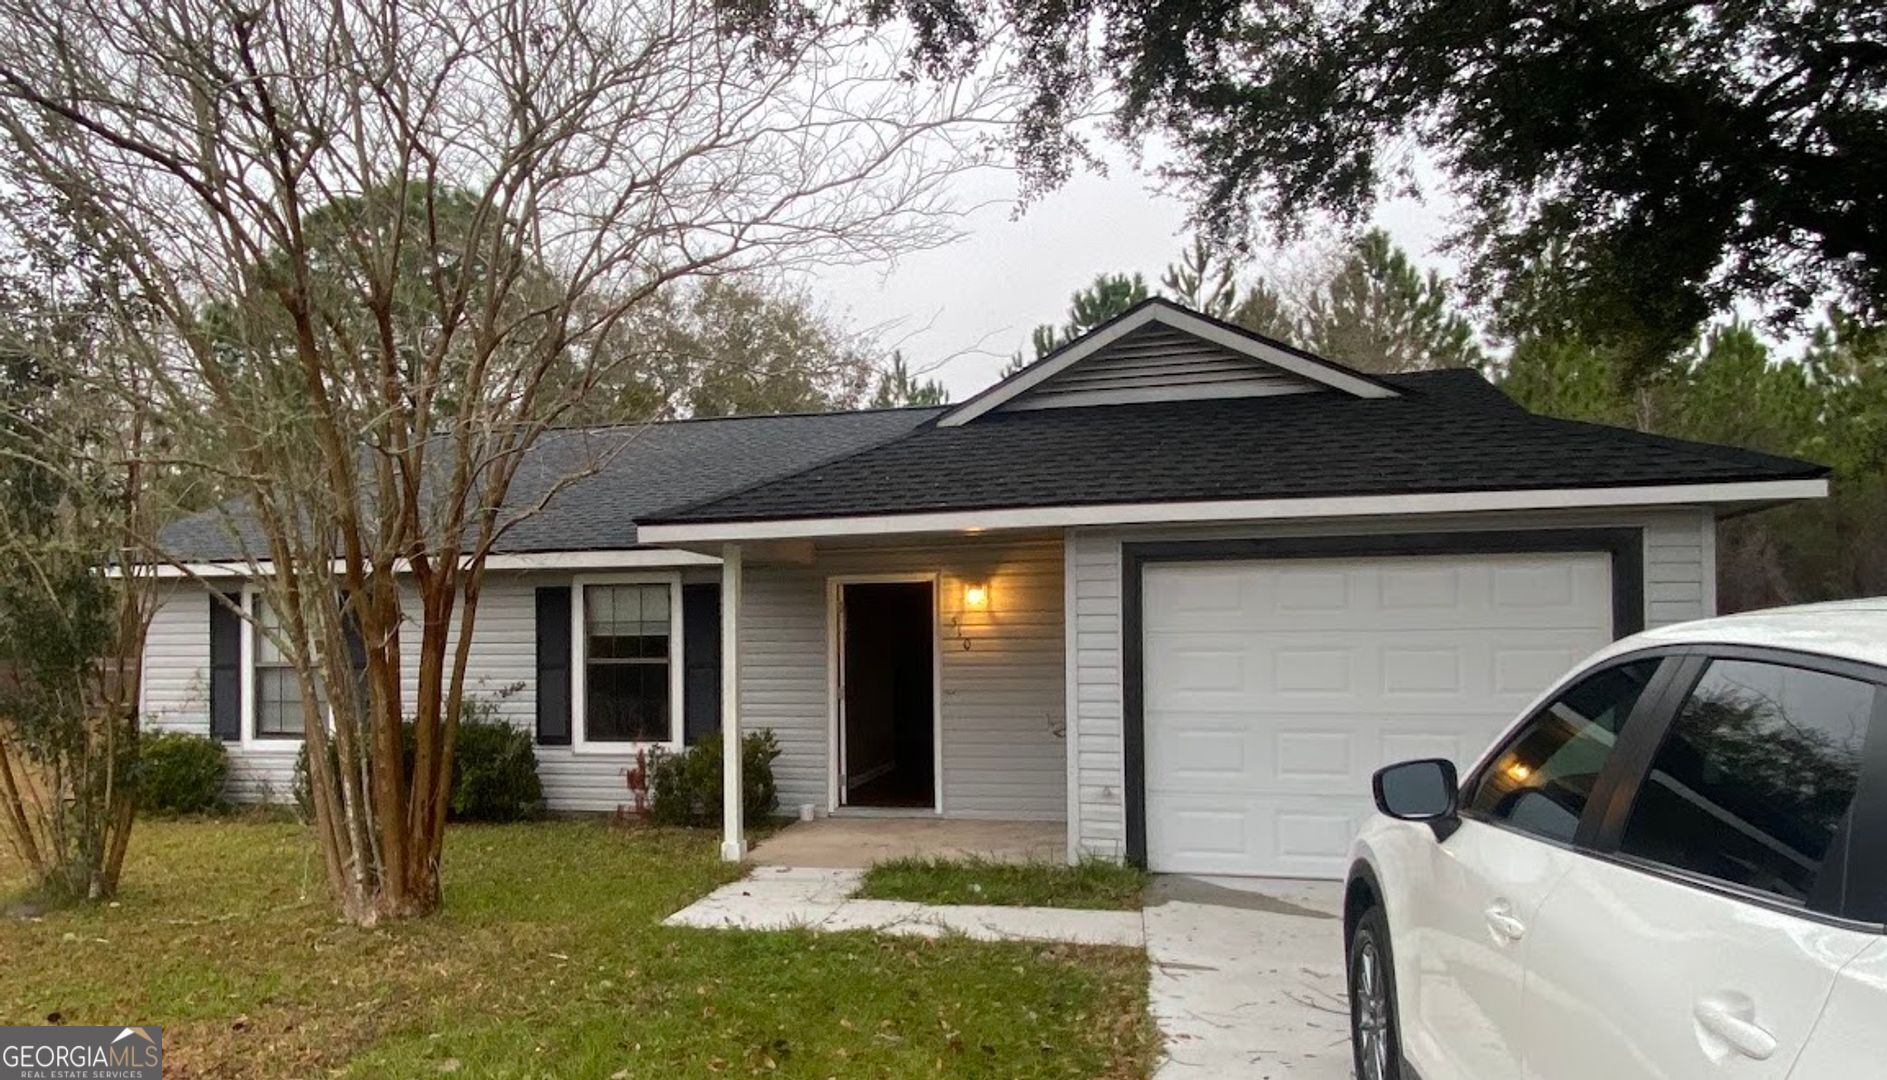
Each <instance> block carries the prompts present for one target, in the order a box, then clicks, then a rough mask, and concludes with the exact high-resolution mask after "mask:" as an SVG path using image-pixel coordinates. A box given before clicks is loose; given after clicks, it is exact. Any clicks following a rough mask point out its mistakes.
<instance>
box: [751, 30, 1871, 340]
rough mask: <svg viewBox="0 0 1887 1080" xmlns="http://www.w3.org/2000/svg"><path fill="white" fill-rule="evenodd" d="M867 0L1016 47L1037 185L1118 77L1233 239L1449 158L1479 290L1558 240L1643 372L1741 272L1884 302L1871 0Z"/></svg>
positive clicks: (1770, 293) (1124, 129)
mask: <svg viewBox="0 0 1887 1080" xmlns="http://www.w3.org/2000/svg"><path fill="white" fill-rule="evenodd" d="M796 9H797V6H796V5H794V4H791V3H776V4H773V5H769V10H773V11H775V12H785V11H791V10H796ZM865 10H867V11H868V12H871V13H873V14H876V15H878V16H880V17H892V16H903V17H905V18H908V19H909V20H910V22H911V23H912V24H913V25H914V26H915V27H916V30H917V34H916V36H915V43H914V51H915V53H916V55H917V58H918V59H919V61H920V63H921V64H922V65H923V66H924V67H925V68H926V69H927V70H931V71H950V70H960V69H962V68H963V67H965V66H968V65H971V64H974V63H976V62H978V61H979V60H983V61H987V60H988V59H989V58H990V56H992V55H993V56H995V57H997V58H999V59H1000V61H1001V62H1004V63H1007V64H1008V66H1009V70H1010V73H1011V74H1012V75H1013V77H1015V78H1017V79H1019V80H1022V81H1023V82H1024V83H1025V84H1026V85H1027V86H1028V87H1030V88H1031V90H1032V95H1031V97H1030V100H1029V109H1028V117H1027V121H1026V123H1024V124H1023V125H1022V126H1021V128H1020V129H1019V135H1018V139H1019V144H1018V147H1017V150H1018V159H1019V161H1020V163H1021V164H1022V166H1023V168H1024V169H1025V171H1026V172H1027V174H1028V175H1029V176H1030V178H1031V179H1032V180H1033V181H1034V184H1035V187H1036V188H1038V189H1039V188H1042V187H1047V186H1051V185H1053V184H1055V183H1058V182H1060V181H1061V180H1062V179H1064V178H1065V177H1066V176H1067V175H1068V174H1069V172H1070V170H1071V168H1072V167H1074V166H1075V165H1077V164H1079V163H1080V162H1081V161H1082V160H1083V158H1084V156H1085V154H1086V149H1085V147H1084V146H1083V144H1082V142H1081V141H1080V137H1079V135H1078V134H1077V133H1078V132H1079V131H1080V130H1081V128H1080V125H1079V124H1078V123H1077V120H1078V118H1079V117H1080V116H1081V115H1082V114H1083V113H1084V112H1085V111H1086V110H1087V109H1089V108H1090V107H1091V106H1092V104H1093V103H1094V101H1096V100H1097V98H1102V99H1104V100H1108V101H1111V102H1114V103H1115V111H1114V120H1113V131H1114V133H1115V134H1116V135H1118V136H1120V137H1122V138H1125V139H1128V140H1135V139H1138V138H1140V137H1143V136H1147V135H1152V134H1158V135H1160V136H1162V137H1163V138H1164V139H1165V140H1167V141H1168V142H1169V143H1170V144H1172V145H1173V146H1175V147H1176V148H1177V152H1178V157H1179V161H1178V164H1177V165H1176V166H1175V167H1174V168H1173V169H1172V175H1173V177H1174V178H1175V179H1176V180H1177V181H1178V183H1179V184H1180V185H1181V186H1182V187H1183V189H1184V190H1185V191H1186V192H1187V193H1188V195H1189V196H1190V198H1191V200H1192V201H1193V204H1194V207H1195V211H1196V214H1197V217H1198V219H1199V221H1200V222H1201V223H1202V224H1203V225H1204V226H1205V227H1206V228H1207V229H1208V231H1210V232H1211V234H1212V235H1213V236H1214V237H1215V238H1216V239H1218V240H1221V241H1231V240H1237V239H1241V238H1242V237H1243V235H1244V228H1245V225H1246V223H1247V221H1248V219H1249V218H1250V217H1251V216H1252V215H1253V214H1254V213H1255V214H1256V215H1258V216H1260V217H1263V218H1265V219H1268V220H1269V221H1270V222H1272V223H1273V224H1274V225H1276V226H1278V227H1279V229H1280V230H1281V231H1283V232H1285V233H1287V234H1288V233H1292V232H1294V231H1295V230H1296V229H1299V228H1301V227H1302V226H1303V225H1304V224H1305V223H1306V222H1313V221H1318V220H1322V219H1324V218H1326V217H1330V216H1334V217H1335V218H1337V219H1338V220H1340V221H1345V222H1353V221H1357V220H1362V219H1366V218H1367V216H1368V215H1369V212H1370V211H1371V209H1372V208H1373V207H1374V205H1375V204H1376V203H1377V201H1378V200H1379V199H1380V198H1381V197H1383V195H1384V194H1385V193H1390V192H1399V191H1402V190H1405V189H1407V188H1408V187H1409V186H1411V185H1412V184H1413V183H1414V181H1415V172H1416V170H1415V167H1414V166H1415V165H1416V164H1417V163H1418V161H1419V162H1425V163H1428V164H1431V165H1433V166H1435V167H1438V168H1439V170H1440V171H1441V173H1442V174H1443V175H1444V177H1445V178H1446V180H1445V182H1446V184H1447V186H1448V187H1449V188H1451V189H1452V190H1453V192H1454V193H1455V194H1456V196H1457V197H1458V199H1459V200H1460V202H1461V203H1462V204H1463V207H1464V213H1463V215H1462V218H1461V226H1462V228H1461V230H1460V233H1459V236H1458V239H1459V240H1460V242H1461V244H1462V250H1463V252H1464V253H1465V254H1466V255H1468V256H1469V266H1470V269H1471V271H1472V274H1471V283H1472V284H1473V285H1474V287H1475V288H1476V291H1477V292H1487V293H1490V294H1492V293H1495V292H1504V291H1506V289H1507V288H1508V287H1509V286H1511V285H1512V284H1513V281H1514V278H1515V276H1516V275H1518V274H1521V273H1524V272H1525V270H1526V267H1527V266H1528V264H1530V263H1532V262H1534V261H1535V260H1536V259H1538V258H1539V257H1540V256H1541V255H1542V254H1544V252H1545V251H1546V250H1547V248H1548V247H1549V246H1551V245H1553V244H1556V243H1564V244H1565V246H1566V247H1565V250H1566V255H1567V259H1566V266H1567V269H1568V271H1569V273H1570V278H1569V282H1570V284H1571V285H1572V286H1573V288H1574V290H1575V292H1576V293H1577V295H1578V297H1579V299H1580V305H1579V306H1580V307H1581V308H1582V309H1584V311H1585V316H1584V323H1583V329H1584V330H1585V331H1586V332H1587V333H1588V334H1589V335H1590V336H1593V337H1595V338H1605V339H1608V340H1609V341H1610V342H1611V343H1612V344H1613V345H1614V347H1620V348H1624V349H1625V350H1626V352H1627V359H1628V360H1629V362H1630V364H1631V366H1632V369H1633V370H1634V371H1635V372H1643V371H1645V370H1647V369H1648V367H1649V366H1651V364H1652V363H1654V362H1655V361H1656V360H1659V359H1662V358H1665V357H1668V356H1670V355H1673V354H1674V353H1676V352H1678V351H1681V350H1682V349H1683V348H1684V346H1685V345H1686V344H1687V343H1688V342H1689V341H1690V340H1691V338H1692V337H1693V336H1694V335H1695V333H1696V332H1697V329H1698V327H1699V325H1700V324H1701V323H1702V322H1703V321H1704V320H1705V319H1706V318H1708V317H1709V316H1711V315H1713V314H1716V313H1719V312H1722V311H1725V310H1727V309H1728V307H1729V303H1730V301H1731V300H1732V299H1733V298H1743V299H1748V300H1753V301H1756V302H1759V303H1762V304H1765V305H1769V306H1771V307H1772V308H1773V310H1775V311H1776V312H1778V313H1779V314H1780V315H1782V316H1783V317H1788V316H1792V315H1796V314H1800V313H1804V312H1806V311H1808V310H1809V309H1811V308H1812V307H1813V305H1814V304H1816V303H1817V302H1818V298H1820V297H1822V296H1824V295H1827V294H1829V293H1830V292H1834V293H1838V294H1839V295H1840V296H1841V297H1842V299H1843V300H1844V302H1845V303H1846V304H1847V306H1848V307H1849V308H1850V309H1851V310H1854V311H1856V312H1857V313H1859V314H1860V315H1862V316H1864V317H1869V318H1874V319H1878V317H1880V316H1881V315H1882V314H1883V304H1887V204H1884V203H1883V201H1882V200H1881V199H1879V198H1877V197H1876V191H1877V189H1878V187H1879V178H1880V176H1882V175H1883V174H1887V138H1884V137H1883V132H1887V47H1883V45H1882V42H1883V41H1887V7H1883V6H1882V5H1880V4H1878V3H1857V2H1854V0H1807V2H1797V0H1738V2H1729V0H1692V2H1680V3H1643V2H1641V0H1531V2H1526V3H1519V4H1478V5H1476V4H1465V5H1464V4H1459V3H1452V2H1448V0H1411V2H1408V3H1380V2H1376V3H1333V4H1301V3H1298V4H1294V3H1277V2H1258V3H1249V4H1224V3H1214V4H1202V3H1198V2H1196V0H1075V2H1071V3H1069V2H1057V3H1044V2H1041V0H1002V2H998V3H994V4H984V3H972V2H970V0H885V2H878V3H872V4H868V5H865ZM999 29H1007V30H1008V32H1009V35H1010V36H1009V37H1004V36H1003V35H1001V34H998V33H997V32H996V31H997V30H999ZM992 42H1001V43H1002V45H1001V48H1000V51H997V50H994V49H992ZM1102 95H1104V97H1102ZM1412 149H1413V150H1416V151H1417V152H1418V153H1419V157H1417V156H1416V155H1415V154H1412V153H1411V150H1412ZM1621 299H1622V300H1624V301H1626V302H1627V303H1626V304H1625V305H1624V306H1625V310H1626V312H1627V313H1628V314H1629V315H1630V319H1629V320H1628V321H1620V320H1619V319H1618V318H1617V317H1616V316H1617V315H1618V314H1619V308H1620V303H1619V302H1620V300H1621Z"/></svg>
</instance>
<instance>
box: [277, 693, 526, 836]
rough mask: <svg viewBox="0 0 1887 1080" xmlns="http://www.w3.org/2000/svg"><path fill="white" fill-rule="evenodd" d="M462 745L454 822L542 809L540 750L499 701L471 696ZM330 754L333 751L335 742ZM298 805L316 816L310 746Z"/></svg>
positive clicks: (451, 805) (456, 759)
mask: <svg viewBox="0 0 1887 1080" xmlns="http://www.w3.org/2000/svg"><path fill="white" fill-rule="evenodd" d="M460 710H461V711H460V713H459V740H458V747H457V749H456V750H455V751H454V752H453V755H452V795H451V798H450V799H449V800H448V801H447V804H446V818H447V820H448V821H521V820H523V819H525V818H528V817H531V816H533V815H535V814H536V813H537V812H538V810H539V809H540V808H541V807H542V804H543V800H544V785H543V782H542V781H541V780H539V779H538V776H537V751H536V748H535V746H534V745H533V744H532V741H531V733H530V732H528V731H525V730H524V729H522V728H519V727H517V726H515V725H513V724H511V723H510V722H508V721H506V720H505V719H504V718H503V717H502V716H500V715H499V714H498V706H497V704H496V703H495V702H492V701H488V700H486V699H484V698H469V697H468V698H466V699H465V701H464V703H463V704H462V705H461V706H460ZM413 745H414V739H413V725H411V724H406V725H403V726H402V728H401V731H400V748H401V750H402V752H403V753H404V756H405V759H406V760H405V764H406V770H405V772H406V775H407V777H408V778H409V779H410V778H411V776H412V767H413V752H414V751H413ZM329 752H330V753H332V752H333V749H332V746H331V745H330V748H329ZM295 806H296V808H297V809H299V810H300V811H301V815H302V817H304V818H307V819H313V817H314V804H313V802H312V800H311V797H310V795H309V787H308V747H307V744H305V743H304V744H303V745H302V748H301V753H300V755H298V756H297V757H296V759H295Z"/></svg>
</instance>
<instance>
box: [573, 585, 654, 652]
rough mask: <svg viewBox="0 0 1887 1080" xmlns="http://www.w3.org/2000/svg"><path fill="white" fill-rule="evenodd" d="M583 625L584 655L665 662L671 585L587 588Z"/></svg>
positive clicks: (585, 591)
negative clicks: (669, 588) (669, 589)
mask: <svg viewBox="0 0 1887 1080" xmlns="http://www.w3.org/2000/svg"><path fill="white" fill-rule="evenodd" d="M583 623H584V655H585V656H586V657H587V658H588V659H590V660H631V659H634V660H665V659H667V657H668V637H669V625H668V586H667V585H590V586H587V587H585V589H584V590H583Z"/></svg>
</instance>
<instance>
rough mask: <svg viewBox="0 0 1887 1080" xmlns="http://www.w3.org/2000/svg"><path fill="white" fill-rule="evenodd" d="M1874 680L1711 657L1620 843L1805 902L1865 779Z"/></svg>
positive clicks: (1639, 854) (1654, 858) (1630, 851)
mask: <svg viewBox="0 0 1887 1080" xmlns="http://www.w3.org/2000/svg"><path fill="white" fill-rule="evenodd" d="M1876 693H1878V690H1877V689H1876V687H1875V686H1874V685H1873V684H1872V683H1867V682H1862V681H1861V680H1859V679H1849V678H1844V677H1842V676H1840V675H1831V674H1828V673H1826V672H1821V671H1810V670H1808V669H1806V668H1797V667H1789V666H1786V665H1783V664H1773V663H1764V662H1759V661H1752V660H1714V661H1712V662H1711V663H1710V666H1709V667H1707V668H1706V669H1705V670H1704V673H1703V677H1702V678H1701V679H1699V680H1698V683H1697V686H1696V688H1695V689H1693V690H1692V691H1691V692H1690V696H1689V697H1687V698H1686V699H1685V700H1684V704H1683V706H1682V707H1681V708H1680V709H1679V710H1678V713H1677V715H1676V717H1674V718H1673V719H1672V721H1671V727H1670V730H1669V731H1668V732H1666V733H1665V736H1664V741H1663V744H1662V745H1661V746H1659V748H1658V752H1657V755H1656V756H1655V757H1654V758H1653V759H1652V763H1651V769H1650V772H1649V773H1647V774H1646V776H1645V778H1644V782H1643V783H1642V784H1641V785H1640V787H1639V789H1638V796H1637V798H1636V800H1635V801H1634V802H1633V804H1632V809H1631V815H1630V817H1628V818H1627V819H1626V822H1625V831H1624V834H1623V836H1622V837H1621V838H1620V840H1619V850H1620V851H1621V852H1622V853H1624V854H1626V855H1630V856H1634V857H1636V858H1640V859H1645V860H1649V861H1651V862H1655V863H1660V864H1663V865H1665V866H1671V867H1675V868H1678V869H1682V870H1686V871H1689V872H1691V873H1693V874H1701V875H1703V876H1705V877H1710V878H1715V879H1717V880H1719V881H1725V882H1730V883H1732V884H1735V885H1740V886H1743V887H1745V888H1749V889H1756V890H1760V891H1762V892H1765V893H1770V894H1773V895H1775V896H1778V897H1781V898H1782V899H1784V900H1788V901H1792V902H1795V903H1803V904H1806V903H1808V902H1810V900H1811V898H1812V897H1813V896H1814V894H1815V888H1816V882H1817V879H1818V877H1819V875H1820V873H1821V868H1822V863H1823V861H1824V860H1825V859H1826V858H1827V856H1828V854H1829V851H1830V849H1831V847H1832V846H1833V844H1834V842H1835V837H1836V836H1837V834H1838V833H1839V832H1840V830H1841V827H1842V824H1843V822H1844V821H1845V819H1846V817H1847V815H1848V813H1849V810H1850V808H1851V807H1852V806H1853V803H1854V798H1855V793H1856V792H1857V790H1858V789H1859V787H1860V783H1861V775H1862V769H1861V763H1862V760H1863V757H1862V754H1863V751H1864V749H1865V744H1866V741H1867V736H1868V724H1869V720H1870V718H1871V717H1872V715H1873V711H1874V697H1875V694H1876Z"/></svg>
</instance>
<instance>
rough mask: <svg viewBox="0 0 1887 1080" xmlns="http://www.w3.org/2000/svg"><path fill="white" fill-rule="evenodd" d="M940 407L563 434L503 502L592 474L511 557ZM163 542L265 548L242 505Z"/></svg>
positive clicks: (513, 541)
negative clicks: (560, 482)
mask: <svg viewBox="0 0 1887 1080" xmlns="http://www.w3.org/2000/svg"><path fill="white" fill-rule="evenodd" d="M942 411H943V410H942V409H941V408H921V409H877V410H867V411H863V412H850V413H824V414H812V415H795V416H749V417H727V418H721V419H707V420H681V421H675V422H672V423H664V424H644V425H638V426H633V427H618V428H603V429H596V430H581V431H578V430H571V431H555V432H551V433H550V434H548V435H546V436H544V437H543V438H542V439H540V440H539V441H538V443H537V445H536V446H535V447H534V448H533V449H532V451H531V455H530V457H529V458H528V459H527V461H526V463H525V465H524V466H522V467H520V469H519V470H518V476H517V479H516V480H515V481H514V482H513V484H512V488H511V492H510V495H509V498H508V499H507V500H506V501H507V504H508V505H510V506H513V507H525V506H529V505H531V504H532V503H533V502H534V501H535V500H537V499H539V498H541V497H542V495H543V493H544V492H545V491H547V490H550V489H551V488H553V487H555V486H556V484H557V483H558V482H559V481H561V480H564V479H566V478H568V477H570V476H572V475H574V474H576V473H577V472H579V471H588V470H589V469H594V473H593V474H592V475H587V476H584V477H582V478H581V479H579V480H576V481H574V482H572V483H570V484H569V485H568V486H567V487H565V488H564V489H563V490H562V491H559V492H557V493H556V495H555V496H554V497H553V498H552V499H551V501H550V502H549V504H547V505H546V506H545V508H544V509H543V510H542V511H540V512H538V513H536V514H534V515H531V516H529V517H525V518H523V519H522V520H519V521H518V522H517V524H515V525H514V526H513V527H512V528H511V529H510V530H509V531H508V532H507V533H506V534H505V535H504V536H503V538H501V540H500V541H499V543H498V545H497V548H496V550H497V551H498V552H500V553H504V554H521V553H526V552H544V551H584V550H594V549H608V548H626V547H632V546H634V545H635V543H636V528H635V522H636V520H637V519H638V518H640V517H642V516H644V515H647V514H649V513H652V512H653V511H655V510H658V509H660V508H662V507H665V506H679V505H685V504H688V503H694V502H700V501H702V500H704V499H712V498H715V497H718V496H721V495H725V494H728V493H730V492H733V491H738V490H741V489H743V488H747V487H750V486H752V485H754V484H757V483H760V482H762V481H765V480H769V479H772V478H775V477H780V476H784V475H786V474H788V473H791V472H794V471H796V470H799V469H803V468H806V467H807V466H809V465H815V464H818V463H819V462H822V461H827V460H830V459H832V458H835V457H840V456H843V455H846V454H850V453H854V452H856V451H858V450H860V449H863V448H865V447H868V446H873V445H876V444H878V443H882V442H885V441H887V440H889V439H894V438H896V437H898V436H899V435H903V434H905V433H907V432H909V431H910V430H911V429H913V428H915V427H916V426H917V425H919V424H922V423H924V422H925V421H927V420H929V419H931V418H932V417H935V416H936V415H937V414H939V413H940V412H942ZM161 540H162V543H163V544H164V547H165V549H166V551H167V552H169V553H170V554H172V555H174V556H176V557H178V558H183V559H192V560H203V561H209V560H219V559H240V558H242V557H243V556H244V549H245V546H246V548H247V550H248V551H249V552H250V553H253V554H255V555H256V556H258V557H266V554H267V550H268V549H267V546H266V543H265V542H264V541H263V539H262V536H261V534H260V532H259V530H258V529H257V528H256V527H255V525H254V524H253V522H251V521H249V520H247V519H246V518H245V517H244V516H243V514H242V513H241V506H240V504H239V503H231V504H226V505H225V506H224V507H223V508H220V509H217V510H206V511H203V512H201V513H198V514H193V515H191V516H189V517H186V518H181V519H179V520H177V521H174V522H172V523H170V524H169V525H167V526H165V528H164V531H163V534H162V538H161Z"/></svg>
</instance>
